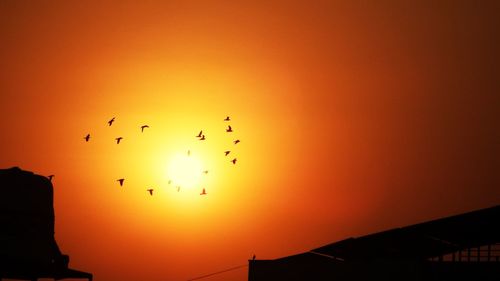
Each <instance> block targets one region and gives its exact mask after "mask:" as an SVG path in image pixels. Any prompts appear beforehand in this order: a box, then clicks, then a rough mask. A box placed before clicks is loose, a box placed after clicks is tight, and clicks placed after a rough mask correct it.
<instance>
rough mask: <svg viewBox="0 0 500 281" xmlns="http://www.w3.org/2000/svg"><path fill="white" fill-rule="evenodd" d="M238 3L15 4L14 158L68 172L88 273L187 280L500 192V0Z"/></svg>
mask: <svg viewBox="0 0 500 281" xmlns="http://www.w3.org/2000/svg"><path fill="white" fill-rule="evenodd" d="M215 2H217V3H215ZM235 2H238V1H178V2H167V1H14V0H12V1H10V0H9V1H6V0H3V1H0V131H1V134H0V167H1V168H7V167H11V166H20V167H21V168H23V169H26V170H31V171H34V172H36V173H39V174H44V175H48V174H55V175H56V177H55V179H54V181H53V183H54V190H55V195H54V196H55V210H56V239H57V241H58V243H59V246H60V247H61V249H62V250H63V252H65V253H68V254H69V255H70V256H71V263H70V264H71V265H72V266H73V267H75V268H78V269H82V270H87V271H90V272H92V273H94V276H95V280H97V281H99V280H107V281H110V280H111V281H112V280H119V281H126V280H186V279H189V278H193V277H196V276H199V275H203V274H206V273H210V272H214V271H218V270H221V269H225V268H229V267H232V266H237V265H240V264H245V263H246V260H247V259H248V258H250V257H251V256H252V255H253V254H254V253H255V254H256V255H257V258H261V259H272V258H278V257H281V256H284V255H289V254H294V253H299V252H303V251H306V250H309V249H312V248H315V247H318V246H322V245H324V244H327V243H330V242H333V241H336V240H339V239H343V238H346V237H349V236H356V235H363V234H367V233H370V232H374V231H379V230H383V229H386V228H391V227H397V226H402V225H406V224H412V223H416V222H420V221H423V220H428V219H432V218H437V217H441V216H447V215H451V214H456V213H460V212H465V211H469V210H473V209H476V208H483V207H488V206H492V205H495V204H499V203H500V188H499V184H500V173H499V167H500V163H499V162H500V126H499V124H500V123H499V121H498V120H500V118H499V117H500V116H499V114H500V113H499V112H500V111H499V108H500V97H499V84H498V81H499V76H498V75H499V73H498V65H499V63H500V61H499V55H498V50H500V46H499V45H500V44H499V38H500V34H499V33H500V32H499V29H498V26H500V22H499V18H498V12H499V11H500V7H499V4H498V2H497V1H481V3H478V2H477V1H417V2H418V3H414V2H415V1H394V2H392V1H343V2H338V1H298V2H297V1H295V2H293V1H272V2H273V3H269V2H270V1H258V2H261V3H254V4H250V3H247V4H237V3H235ZM246 2H254V1H246ZM372 2H373V3H372ZM375 2H376V3H375ZM226 115H230V116H231V117H232V119H233V120H232V121H231V125H232V126H233V129H234V130H235V132H233V133H232V134H234V136H235V137H237V138H240V139H241V140H242V142H241V143H240V144H238V145H237V146H234V145H232V144H231V141H232V140H233V137H232V136H228V134H226V133H225V132H224V129H225V126H226V125H227V124H226V123H225V122H224V121H222V119H223V118H224V117H225V116H226ZM113 116H116V122H115V123H114V124H113V126H112V127H108V126H107V124H106V122H107V121H108V120H109V119H110V118H111V117H113ZM142 124H149V125H150V126H151V128H150V129H149V130H147V131H146V132H145V133H144V134H141V133H140V129H139V126H140V125H142ZM200 129H203V130H204V131H205V132H206V135H207V140H206V142H200V141H198V140H196V138H195V137H194V136H195V135H196V134H197V133H198V131H199V130H200ZM87 133H91V135H92V139H91V141H90V142H89V143H85V142H84V140H83V137H84V136H85V135H86V134H87ZM119 135H120V136H123V137H124V139H123V142H122V143H121V144H120V145H116V144H114V140H113V139H114V138H115V137H117V136H119ZM226 147H230V148H231V149H233V150H234V152H233V153H234V154H235V155H237V158H238V163H237V165H234V166H233V165H232V164H231V163H229V159H228V158H224V156H223V154H222V152H223V151H224V150H225V149H226ZM188 149H189V150H191V151H192V157H196V159H198V160H199V161H200V163H201V165H202V166H203V167H204V168H207V169H208V170H209V174H207V175H205V176H203V177H202V182H201V183H200V184H199V185H200V186H199V187H194V188H186V189H183V190H181V192H176V191H175V189H174V187H172V186H169V185H168V183H167V181H168V179H169V175H168V166H169V165H170V163H171V162H172V159H173V155H176V154H179V153H181V154H182V153H185V152H186V151H187V150H188ZM120 177H125V178H126V181H125V185H124V187H123V188H120V187H119V186H118V184H117V183H116V182H115V180H116V179H117V178H120ZM149 187H154V188H155V196H153V197H151V196H149V195H148V194H147V192H146V189H147V188H149ZM202 187H205V188H206V189H207V192H208V195H207V196H200V195H198V194H199V192H200V191H201V188H202ZM246 274H247V271H246V269H240V270H237V271H234V272H231V273H226V274H223V275H220V276H215V277H211V278H209V279H207V280H246Z"/></svg>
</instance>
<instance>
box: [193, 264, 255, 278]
mask: <svg viewBox="0 0 500 281" xmlns="http://www.w3.org/2000/svg"><path fill="white" fill-rule="evenodd" d="M246 266H248V264H243V265H238V266H235V267H231V268H228V269H224V270H221V271H217V272H214V273H210V274H206V275H202V276H198V277H195V278H192V279H188V280H187V281H193V280H199V279H203V278H207V277H210V276H213V275H217V274H221V273H224V272H228V271H232V270H236V269H239V268H242V267H246Z"/></svg>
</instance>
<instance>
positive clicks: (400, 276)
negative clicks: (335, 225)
mask: <svg viewBox="0 0 500 281" xmlns="http://www.w3.org/2000/svg"><path fill="white" fill-rule="evenodd" d="M499 243H500V205H499V206H495V207H492V208H488V209H483V210H478V211H474V212H470V213H466V214H462V215H457V216H453V217H448V218H443V219H438V220H434V221H430V222H425V223H420V224H416V225H412V226H407V227H403V228H396V229H391V230H388V231H384V232H380V233H375V234H371V235H367V236H362V237H358V238H349V239H346V240H342V241H339V242H336V243H332V244H329V245H326V246H323V247H321V248H317V249H314V250H312V251H309V252H306V253H302V254H298V255H294V256H289V257H284V258H280V259H275V260H250V261H249V271H248V280H249V281H267V280H269V281H270V280H273V281H276V280H287V281H291V280H311V281H313V280H314V281H323V280H339V281H344V280H345V281H347V280H350V281H357V280H394V281H396V280H398V281H401V280H405V281H406V280H408V281H410V280H411V281H424V280H425V281H427V280H436V281H438V280H439V281H448V280H450V281H451V280H453V281H462V280H464V281H465V280H467V281H472V280H474V281H493V280H495V281H499V280H500V244H499Z"/></svg>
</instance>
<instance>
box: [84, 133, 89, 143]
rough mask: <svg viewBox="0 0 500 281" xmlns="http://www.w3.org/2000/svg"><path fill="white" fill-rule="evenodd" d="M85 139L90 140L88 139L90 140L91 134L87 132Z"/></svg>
mask: <svg viewBox="0 0 500 281" xmlns="http://www.w3.org/2000/svg"><path fill="white" fill-rule="evenodd" d="M83 139H84V140H85V141H86V142H88V141H89V139H90V134H87V135H86V136H85V137H84V138H83Z"/></svg>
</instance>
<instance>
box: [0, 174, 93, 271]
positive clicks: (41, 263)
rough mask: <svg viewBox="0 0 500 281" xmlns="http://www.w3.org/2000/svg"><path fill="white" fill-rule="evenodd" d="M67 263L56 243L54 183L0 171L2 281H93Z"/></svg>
mask: <svg viewBox="0 0 500 281" xmlns="http://www.w3.org/2000/svg"><path fill="white" fill-rule="evenodd" d="M68 263H69V257H68V256H67V255H63V254H62V253H61V251H60V250H59V247H58V246H57V243H56V241H55V239H54V206H53V187H52V183H51V182H50V181H49V179H48V178H46V177H43V176H39V175H35V174H33V173H32V172H28V171H23V170H21V169H19V168H17V167H15V168H10V169H0V280H1V279H2V278H8V279H23V280H37V279H38V278H53V279H64V278H84V279H88V280H92V274H90V273H86V272H81V271H78V270H74V269H70V268H68Z"/></svg>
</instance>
